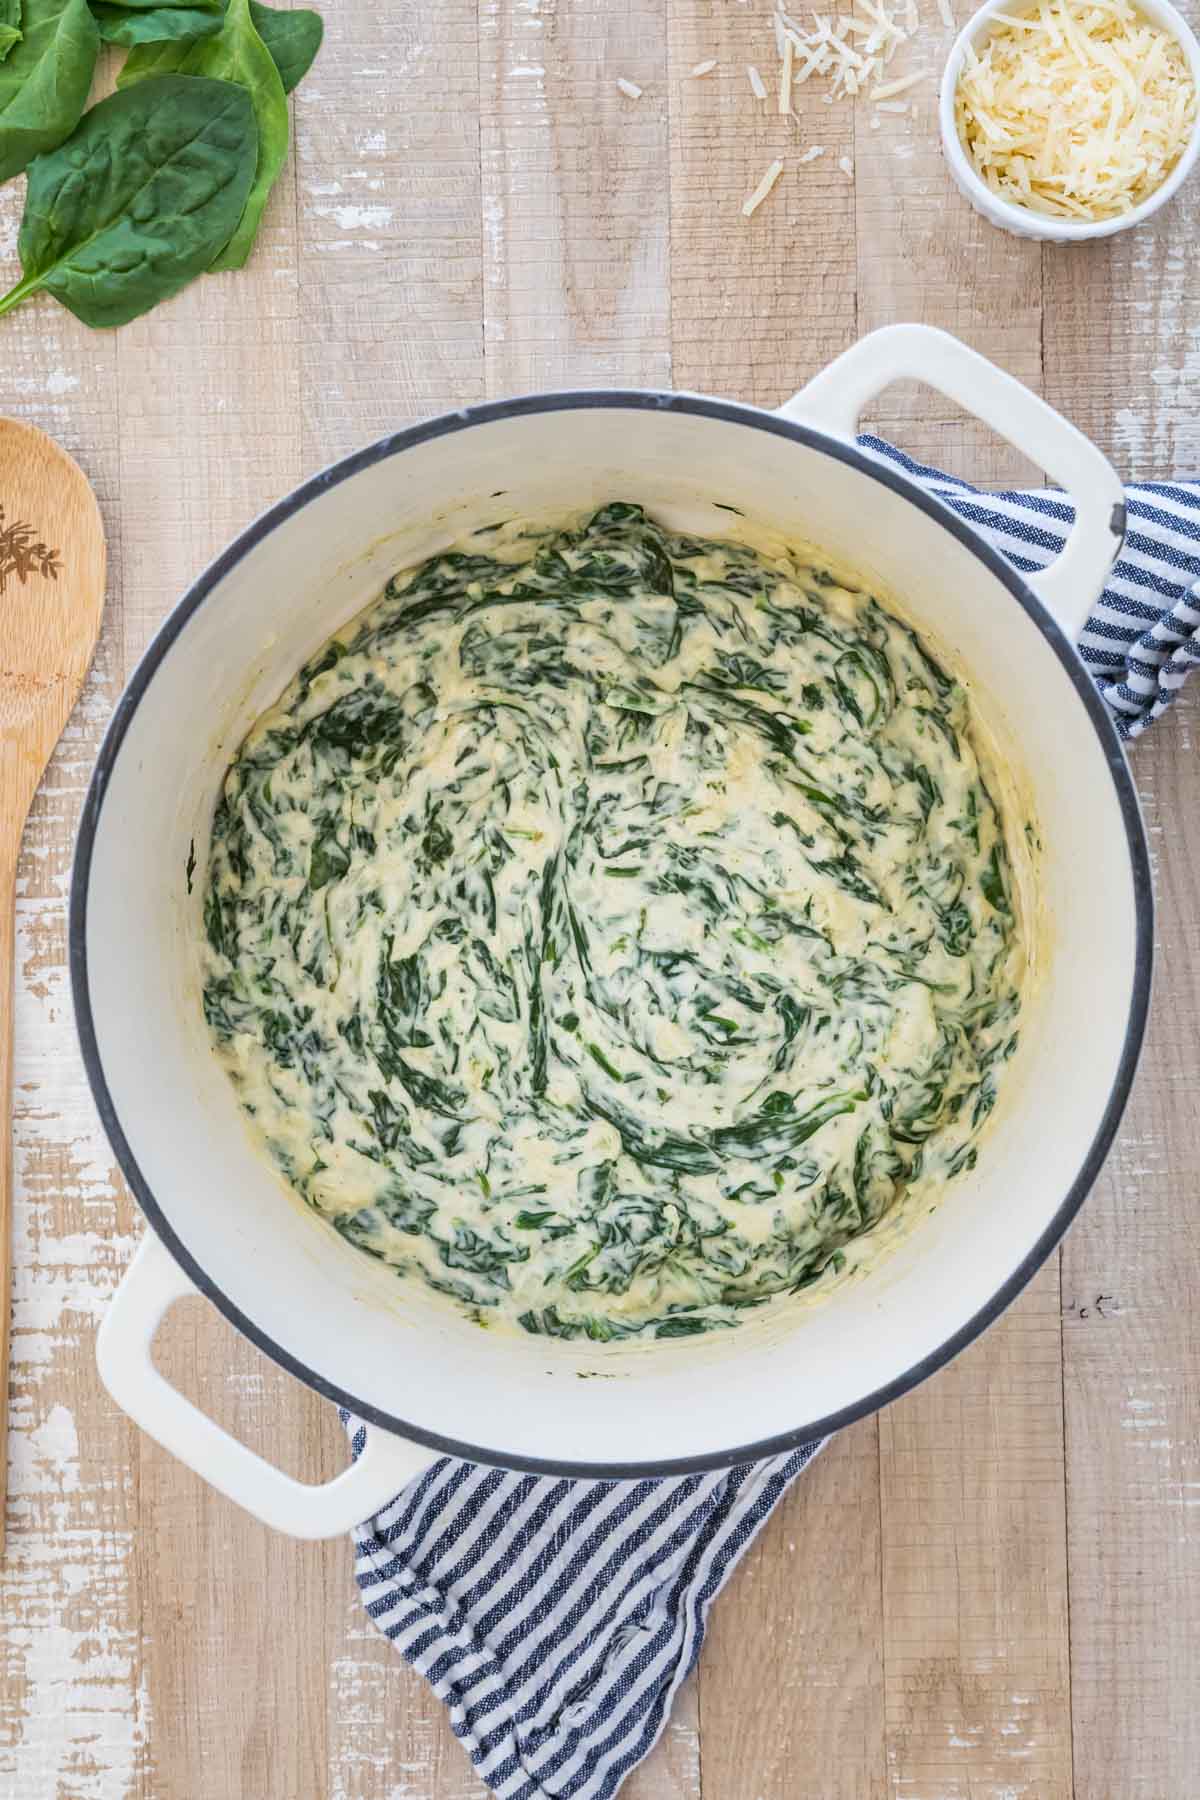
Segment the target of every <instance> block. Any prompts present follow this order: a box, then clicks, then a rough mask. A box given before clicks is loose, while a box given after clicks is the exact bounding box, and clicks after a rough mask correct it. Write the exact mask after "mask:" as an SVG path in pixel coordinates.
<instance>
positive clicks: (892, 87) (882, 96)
mask: <svg viewBox="0 0 1200 1800" xmlns="http://www.w3.org/2000/svg"><path fill="white" fill-rule="evenodd" d="M928 73H929V70H928V69H918V70H917V71H916V73H915V74H913V75H901V76H900V78H899V80H897V81H885V82H883V84H882V85H881V86H879V87H873V88H872V89H871V98H872V100H893V99H895V97H896V95H897V94H906V93H907V92H908V90H909V88H911V87H916V85H917V83H918V81H924V79H925V77H926V75H928Z"/></svg>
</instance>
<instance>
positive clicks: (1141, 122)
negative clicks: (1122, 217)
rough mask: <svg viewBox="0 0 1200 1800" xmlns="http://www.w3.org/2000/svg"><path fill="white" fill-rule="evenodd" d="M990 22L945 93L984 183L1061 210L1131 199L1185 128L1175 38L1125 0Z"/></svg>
mask: <svg viewBox="0 0 1200 1800" xmlns="http://www.w3.org/2000/svg"><path fill="white" fill-rule="evenodd" d="M859 4H860V5H863V4H865V0H859ZM995 21H996V22H995V29H994V30H993V32H992V34H991V36H990V37H989V38H988V40H987V42H986V44H985V45H984V47H983V48H982V50H981V51H978V52H976V51H974V50H972V51H971V52H970V53H969V54H968V56H967V58H966V61H965V63H964V66H963V70H962V73H961V74H960V75H959V78H958V89H957V93H956V96H955V115H956V118H957V122H958V131H959V136H960V138H961V139H962V143H963V146H964V148H965V150H966V152H967V155H968V156H969V157H970V159H971V161H972V163H973V164H974V166H975V169H976V171H977V173H978V174H979V175H980V176H981V177H982V179H983V180H984V181H985V182H986V183H987V185H988V187H989V188H990V189H991V190H992V192H993V193H994V194H996V195H997V196H998V197H999V198H1000V199H1003V200H1008V201H1012V202H1015V203H1016V204H1017V205H1018V206H1024V207H1028V208H1029V209H1030V210H1031V211H1033V212H1038V213H1043V214H1047V215H1049V216H1051V217H1053V218H1060V219H1063V218H1065V219H1083V220H1088V219H1106V218H1113V217H1115V216H1117V215H1118V214H1120V213H1124V212H1128V211H1130V210H1131V209H1132V208H1133V207H1135V206H1138V205H1140V204H1141V202H1142V201H1143V200H1145V199H1147V198H1148V197H1149V195H1151V194H1152V193H1153V192H1154V190H1155V189H1156V188H1157V187H1159V186H1160V185H1161V184H1162V182H1163V181H1165V179H1166V178H1167V176H1168V175H1169V174H1170V172H1171V170H1172V169H1173V168H1174V166H1175V164H1176V163H1177V162H1178V160H1179V157H1180V155H1181V154H1182V152H1183V150H1184V148H1185V146H1186V144H1187V142H1188V139H1189V138H1190V136H1191V134H1192V131H1193V129H1194V128H1195V123H1196V84H1195V82H1194V81H1193V79H1192V75H1191V71H1190V70H1189V68H1188V64H1187V59H1186V57H1185V56H1184V53H1183V50H1182V48H1181V47H1180V45H1179V44H1178V42H1177V41H1176V40H1175V39H1174V38H1173V37H1172V36H1170V34H1169V33H1167V32H1165V31H1163V30H1162V29H1161V28H1160V27H1159V26H1157V25H1154V24H1152V23H1151V22H1150V20H1149V19H1146V18H1144V17H1143V16H1142V14H1141V13H1139V12H1138V11H1137V10H1136V9H1135V8H1134V7H1133V6H1132V5H1131V4H1130V0H1041V6H1040V9H1039V10H1038V11H1037V12H1031V13H1022V14H1020V15H1010V14H1007V13H1000V14H996V15H995Z"/></svg>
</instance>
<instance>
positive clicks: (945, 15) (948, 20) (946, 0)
mask: <svg viewBox="0 0 1200 1800" xmlns="http://www.w3.org/2000/svg"><path fill="white" fill-rule="evenodd" d="M938 13H939V15H940V17H941V21H942V24H943V25H944V26H945V27H946V29H947V31H953V30H954V25H955V19H954V8H953V7H952V6H951V4H950V0H938Z"/></svg>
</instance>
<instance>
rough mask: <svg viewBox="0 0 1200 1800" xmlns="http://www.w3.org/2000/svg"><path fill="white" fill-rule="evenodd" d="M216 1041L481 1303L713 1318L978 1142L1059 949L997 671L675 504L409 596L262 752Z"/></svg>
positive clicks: (217, 982)
mask: <svg viewBox="0 0 1200 1800" xmlns="http://www.w3.org/2000/svg"><path fill="white" fill-rule="evenodd" d="M204 918H205V926H206V936H207V948H206V969H205V993H204V1004H205V1010H206V1014H207V1018H208V1021H209V1024H210V1026H211V1029H212V1033H213V1035H214V1038H215V1041H216V1045H217V1048H218V1053H219V1055H220V1057H221V1059H222V1061H223V1063H224V1065H225V1067H226V1068H227V1069H228V1071H229V1073H230V1075H231V1076H232V1078H233V1080H234V1082H235V1083H236V1085H237V1089H238V1092H239V1095H240V1098H241V1101H242V1104H243V1105H244V1107H245V1109H246V1111H247V1112H248V1113H250V1114H251V1115H252V1117H253V1122H254V1126H255V1128H256V1129H257V1131H258V1132H259V1133H260V1134H261V1136H262V1138H263V1140H264V1141H265V1143H266V1145H267V1146H268V1148H269V1150H270V1152H271V1154H272V1156H273V1157H274V1159H275V1162H276V1163H277V1165H278V1167H279V1169H280V1170H281V1171H282V1173H283V1175H284V1176H285V1177H286V1179H287V1180H288V1181H289V1182H290V1183H291V1184H292V1186H293V1187H294V1188H296V1189H297V1190H298V1191H299V1193H300V1194H301V1195H302V1196H303V1197H304V1199H305V1200H306V1201H307V1202H308V1203H309V1204H310V1205H311V1206H312V1207H314V1208H315V1209H316V1210H317V1211H318V1212H319V1213H321V1214H323V1215H324V1216H325V1217H326V1218H328V1219H329V1220H330V1221H331V1222H332V1224H333V1225H334V1226H335V1227H336V1229H337V1230H338V1231H339V1232H341V1234H342V1235H343V1236H344V1237H345V1238H346V1239H347V1240H348V1241H349V1242H350V1243H351V1244H353V1245H356V1246H357V1247H358V1248H359V1249H361V1250H364V1251H366V1252H368V1253H369V1254H370V1255H372V1256H375V1257H379V1258H381V1259H383V1260H384V1261H385V1262H387V1263H390V1264H393V1265H394V1266H395V1267H396V1268H397V1269H398V1270H400V1271H404V1272H406V1273H408V1272H412V1273H417V1274H420V1275H421V1276H422V1277H423V1278H424V1279H425V1280H426V1281H427V1282H428V1283H430V1285H431V1286H433V1287H435V1288H437V1289H439V1290H440V1291H441V1292H443V1293H445V1294H448V1295H451V1296H453V1297H454V1298H455V1299H457V1300H458V1301H460V1302H462V1303H463V1304H465V1305H466V1306H467V1307H469V1308H471V1309H472V1310H473V1312H474V1315H475V1316H476V1317H477V1318H479V1319H480V1320H482V1321H485V1322H488V1321H491V1320H492V1319H500V1318H504V1319H509V1320H515V1321H516V1322H517V1323H519V1324H520V1325H521V1326H523V1327H524V1328H525V1330H527V1331H530V1332H541V1333H547V1334H550V1335H554V1336H576V1335H586V1336H588V1337H591V1338H596V1339H606V1338H617V1337H625V1336H630V1335H633V1334H638V1333H642V1334H645V1335H648V1336H657V1337H675V1336H684V1335H688V1334H691V1333H695V1332H700V1331H704V1330H707V1329H709V1328H711V1327H714V1326H729V1325H733V1324H736V1323H737V1322H738V1321H739V1319H741V1318H742V1317H743V1315H744V1311H745V1309H747V1308H752V1307H757V1306H759V1305H761V1304H762V1303H763V1302H765V1301H768V1300H770V1299H771V1298H773V1297H774V1296H777V1295H786V1294H792V1293H795V1292H796V1291H797V1290H798V1289H801V1288H804V1287H806V1286H808V1285H809V1284H811V1283H813V1282H815V1281H817V1280H818V1278H820V1277H821V1276H822V1274H823V1273H824V1272H825V1271H827V1270H830V1269H831V1266H832V1268H833V1269H837V1268H838V1267H839V1266H840V1264H841V1262H842V1260H843V1258H842V1254H841V1252H842V1247H843V1246H845V1245H846V1244H847V1243H849V1242H850V1241H851V1240H853V1239H856V1238H858V1237H859V1236H860V1235H861V1234H863V1233H865V1232H867V1231H869V1230H870V1229H871V1227H872V1226H873V1225H875V1224H876V1223H877V1222H878V1221H879V1220H880V1219H881V1218H882V1217H883V1215H885V1214H886V1213H888V1212H889V1211H890V1210H891V1209H893V1208H895V1207H897V1206H898V1204H899V1203H900V1201H901V1200H902V1198H903V1199H905V1201H906V1204H910V1205H911V1204H915V1203H917V1202H920V1203H922V1204H924V1203H927V1202H929V1201H931V1200H932V1199H933V1198H935V1197H936V1193H937V1191H938V1190H939V1189H940V1187H941V1186H942V1185H943V1184H944V1182H945V1181H946V1180H947V1179H948V1178H950V1177H952V1176H954V1175H956V1174H958V1173H959V1172H960V1171H961V1170H963V1169H967V1168H970V1167H971V1166H972V1164H973V1162H974V1160H975V1155H976V1150H975V1147H974V1144H973V1141H972V1140H973V1139H974V1137H975V1135H976V1133H977V1132H978V1131H979V1128H980V1126H981V1125H982V1123H983V1121H984V1119H985V1117H986V1116H987V1114H988V1112H989V1110H990V1108H991V1107H992V1105H993V1102H994V1100H995V1097H996V1082H997V1077H998V1075H999V1073H1000V1069H1001V1066H1002V1065H1003V1063H1004V1061H1005V1060H1006V1058H1007V1057H1008V1056H1010V1055H1011V1053H1012V1051H1013V1049H1014V1046H1015V1044H1016V1035H1015V1025H1014V1021H1015V1019H1016V1015H1017V1011H1018V1006H1019V999H1020V989H1021V983H1022V979H1023V972H1024V966H1025V965H1024V953H1023V947H1022V941H1021V940H1022V932H1021V922H1020V917H1019V909H1018V906H1017V902H1016V899H1015V897H1014V882H1013V879H1012V874H1011V871H1010V867H1009V863H1008V858H1007V855H1006V850H1005V839H1004V832H1003V829H1002V821H1001V819H1000V818H999V816H998V813H997V807H996V803H995V800H994V798H993V795H992V794H991V793H990V792H989V788H988V786H987V785H986V783H985V779H984V776H983V774H982V773H981V769H980V762H979V758H978V755H977V749H976V744H975V740H974V738H973V734H972V728H971V718H970V710H969V707H968V701H967V696H966V694H965V693H964V691H963V689H962V687H961V686H960V685H958V683H957V682H956V681H955V680H954V679H952V678H951V676H950V675H949V674H948V673H947V672H946V671H945V670H944V669H943V668H942V667H941V666H940V665H939V664H938V662H937V661H936V660H935V659H934V657H933V656H932V655H931V654H930V652H929V650H928V649H927V648H926V646H925V645H924V644H923V643H922V641H921V639H920V638H919V637H918V636H917V635H916V634H915V633H914V632H913V631H912V630H911V629H910V628H909V626H907V625H906V624H904V623H903V622H902V621H901V620H900V619H898V618H896V617H893V616H892V615H891V614H890V613H889V612H887V611H885V610H884V608H883V607H882V606H881V605H880V604H879V602H878V601H877V600H876V599H874V598H872V597H871V595H869V594H867V593H864V592H860V591H857V590H855V589H853V588H850V587H846V586H841V585H839V584H838V583H837V582H835V580H834V578H833V577H832V576H831V575H830V574H828V573H827V572H825V571H824V570H822V569H821V568H820V567H813V566H810V565H809V564H807V563H805V562H803V561H801V560H800V559H799V557H798V556H793V555H783V556H778V557H767V556H764V555H762V554H759V553H757V552H756V551H754V550H752V549H750V548H747V547H745V546H744V545H741V544H738V543H734V542H729V543H725V542H721V543H717V542H709V541H701V540H697V539H695V538H690V537H686V536H680V535H676V534H673V533H670V532H668V531H666V530H664V529H663V528H662V527H661V526H659V525H658V524H656V523H655V522H654V521H653V520H652V519H649V518H647V517H646V515H645V514H644V513H643V511H642V510H641V508H640V507H638V506H635V505H630V504H615V505H610V506H606V507H604V508H603V509H602V510H601V511H600V512H598V513H597V514H596V516H595V517H594V518H593V519H592V520H591V521H590V522H589V523H588V524H586V525H584V526H583V527H582V528H580V529H571V530H565V531H562V532H560V533H558V534H555V535H543V536H540V537H530V536H525V537H522V536H521V535H520V533H519V530H518V528H516V527H513V526H503V525H499V526H496V527H494V528H492V529H490V530H487V531H484V532H480V533H477V534H476V535H475V537H474V538H473V539H472V540H471V542H470V544H469V546H468V547H467V548H463V549H458V550H455V551H452V552H447V553H445V554H443V555H440V556H437V557H435V558H434V559H433V560H432V561H430V562H428V563H426V564H425V565H424V566H422V567H420V568H416V569H411V570H408V571H406V572H405V573H403V574H401V575H398V576H396V577H395V578H394V579H393V580H392V581H391V582H389V584H388V586H387V589H386V591H385V592H384V594H383V596H382V598H381V599H380V600H379V601H378V602H377V603H376V604H374V605H373V606H372V607H370V608H369V610H368V611H366V612H365V613H363V614H362V615H361V616H360V617H359V618H358V619H356V620H354V621H353V622H352V623H351V624H350V625H348V626H347V627H345V628H344V630H343V631H342V632H340V633H339V634H338V636H336V637H335V638H333V639H331V640H330V642H329V643H328V644H327V645H326V646H325V648H324V649H323V650H322V651H321V652H320V653H319V654H318V655H317V656H316V657H314V658H313V659H312V660H311V661H310V662H309V663H308V665H307V666H306V667H305V668H303V669H302V670H301V671H300V673H299V675H298V676H297V677H296V679H295V680H294V681H293V683H292V685H291V686H290V687H289V688H288V689H287V691H286V692H285V693H284V695H283V696H282V698H281V699H280V701H279V703H278V705H276V706H275V707H273V708H272V709H271V710H270V711H269V712H267V713H266V714H264V715H263V717H262V718H261V719H259V721H258V722H257V724H256V725H255V726H254V728H253V729H252V731H251V732H250V734H249V736H248V738H247V739H246V741H245V743H244V744H243V745H242V747H241V750H240V751H239V752H238V755H237V757H236V759H235V760H234V762H233V765H232V767H231V768H230V769H229V771H228V774H227V776H226V779H225V783H224V788H223V793H222V796H221V799H220V803H219V805H218V808H217V813H216V818H215V822H214V829H213V841H212V856H211V865H210V869H209V874H208V885H207V892H206V898H205V907H204Z"/></svg>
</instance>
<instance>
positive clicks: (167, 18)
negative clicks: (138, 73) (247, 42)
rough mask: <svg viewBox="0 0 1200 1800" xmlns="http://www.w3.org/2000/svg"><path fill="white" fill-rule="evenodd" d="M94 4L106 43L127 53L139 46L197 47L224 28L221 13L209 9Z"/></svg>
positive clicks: (97, 1) (94, 14)
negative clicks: (122, 47)
mask: <svg viewBox="0 0 1200 1800" xmlns="http://www.w3.org/2000/svg"><path fill="white" fill-rule="evenodd" d="M91 5H92V17H93V18H94V19H95V21H96V24H97V25H98V26H99V28H100V36H101V37H102V38H103V39H104V42H105V43H106V44H121V45H123V46H124V48H125V49H127V50H132V49H133V48H134V47H135V46H136V45H138V44H161V43H178V44H194V43H195V42H196V41H197V40H198V39H199V38H205V37H215V36H216V34H217V32H218V31H220V29H221V14H220V12H219V11H217V10H216V9H215V8H213V7H208V6H202V5H200V6H171V5H161V6H137V5H134V4H131V3H130V0H126V4H124V5H110V4H108V3H107V0H91Z"/></svg>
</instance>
